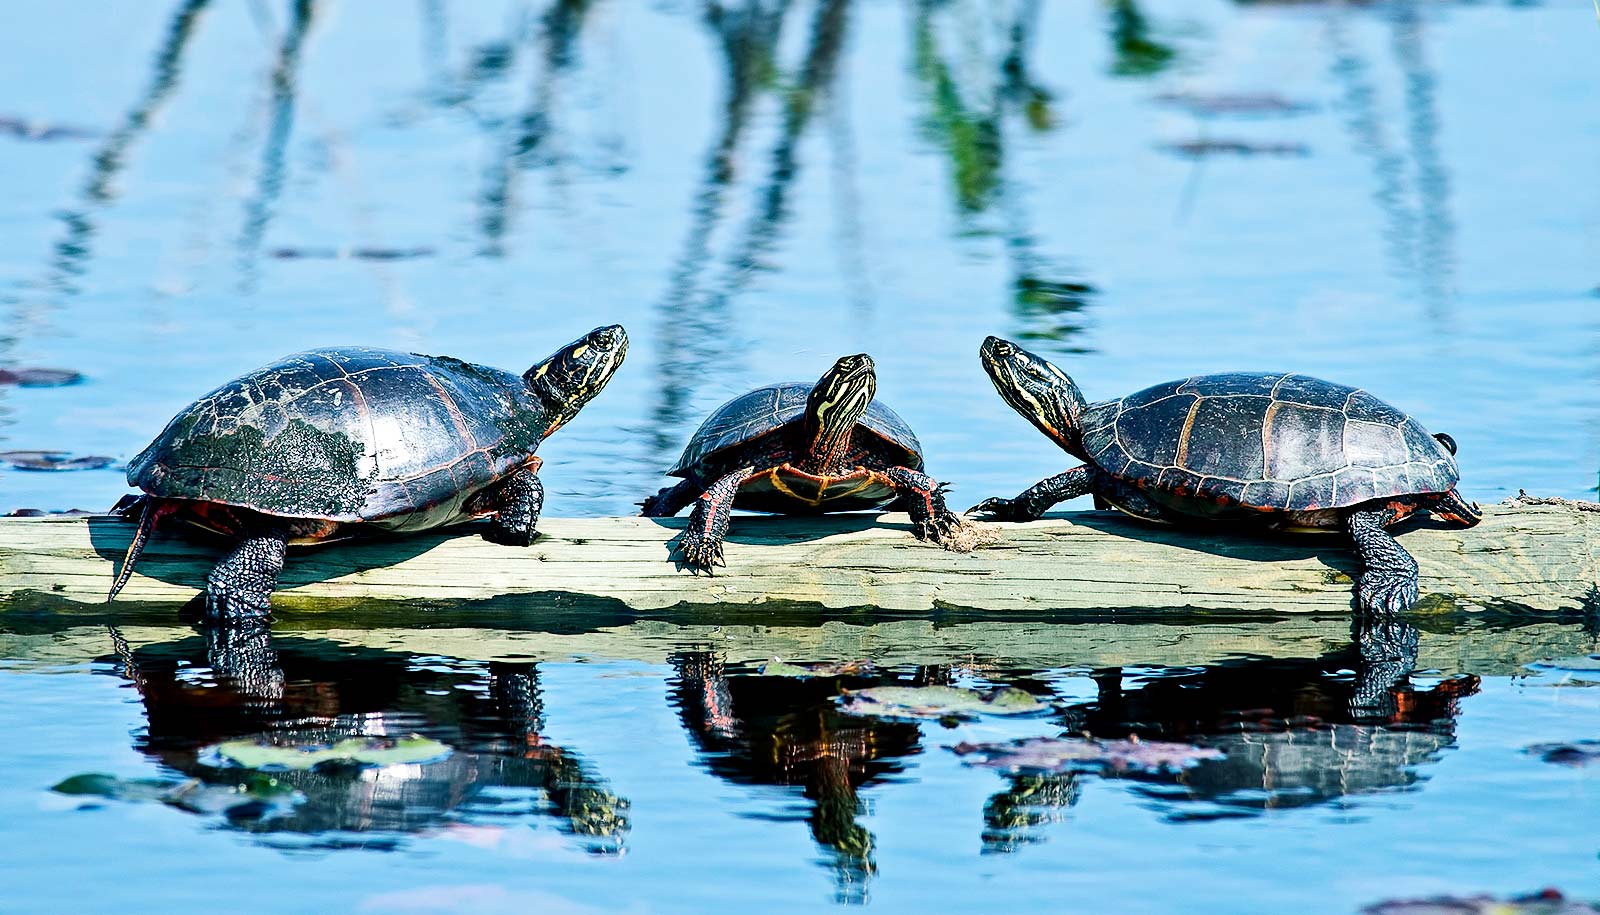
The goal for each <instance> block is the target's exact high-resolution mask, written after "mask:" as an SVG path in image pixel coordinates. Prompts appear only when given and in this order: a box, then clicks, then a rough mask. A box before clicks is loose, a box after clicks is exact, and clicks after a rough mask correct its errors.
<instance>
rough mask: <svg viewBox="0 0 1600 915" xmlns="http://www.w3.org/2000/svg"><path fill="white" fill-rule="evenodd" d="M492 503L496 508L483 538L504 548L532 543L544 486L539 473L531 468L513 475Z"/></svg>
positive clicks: (506, 480)
mask: <svg viewBox="0 0 1600 915" xmlns="http://www.w3.org/2000/svg"><path fill="white" fill-rule="evenodd" d="M495 503H496V505H497V506H498V507H497V508H496V511H495V516H494V519H493V520H492V521H490V522H489V529H488V530H486V531H484V532H483V539H485V540H487V541H489V542H490V543H499V544H504V545H505V546H527V545H529V544H531V543H533V538H534V535H535V534H536V533H537V532H536V531H535V530H534V528H535V527H536V526H537V525H538V524H539V511H540V509H542V508H544V484H543V483H541V482H539V474H538V473H537V472H535V471H534V470H533V468H531V467H524V468H522V469H521V470H518V471H516V472H514V473H512V474H511V475H510V476H508V477H506V478H505V480H504V482H502V483H501V484H500V491H499V492H498V493H497V494H496V496H495Z"/></svg>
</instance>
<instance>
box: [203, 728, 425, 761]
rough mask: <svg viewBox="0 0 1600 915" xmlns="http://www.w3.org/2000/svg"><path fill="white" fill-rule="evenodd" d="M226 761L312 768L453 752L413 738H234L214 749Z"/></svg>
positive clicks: (410, 759)
mask: <svg viewBox="0 0 1600 915" xmlns="http://www.w3.org/2000/svg"><path fill="white" fill-rule="evenodd" d="M213 750H214V751H215V753H216V754H217V755H218V756H220V757H221V758H222V759H223V760H224V761H225V762H227V763H229V764H232V765H235V766H241V767H243V768H246V769H310V768H312V767H314V766H318V765H322V764H323V763H329V762H343V763H355V764H357V765H361V766H392V765H397V764H402V763H422V762H433V761H435V760H438V759H443V758H444V757H446V756H449V755H450V748H449V747H448V746H446V745H444V744H442V743H440V742H439V741H437V740H430V739H428V738H426V737H418V736H416V735H412V736H410V737H400V738H390V737H351V738H348V739H345V740H341V741H339V742H338V743H335V744H332V745H331V746H330V745H327V744H312V745H300V746H280V745H277V744H269V743H261V742H259V741H255V740H230V741H228V742H226V743H221V744H218V745H217V746H216V747H214V748H213Z"/></svg>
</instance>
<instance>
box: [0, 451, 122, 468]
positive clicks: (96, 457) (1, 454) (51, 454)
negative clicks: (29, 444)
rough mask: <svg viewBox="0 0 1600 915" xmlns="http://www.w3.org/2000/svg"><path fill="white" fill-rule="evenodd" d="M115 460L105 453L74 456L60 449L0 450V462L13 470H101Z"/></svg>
mask: <svg viewBox="0 0 1600 915" xmlns="http://www.w3.org/2000/svg"><path fill="white" fill-rule="evenodd" d="M115 460H116V458H110V457H106V456H105V455H103V454H91V455H88V456H86V457H73V456H72V455H70V454H65V453H63V452H60V451H0V464H4V465H6V466H7V467H10V468H12V469H13V470H44V471H59V470H99V469H100V468H102V467H107V466H110V464H111V463H112V462H113V461H115Z"/></svg>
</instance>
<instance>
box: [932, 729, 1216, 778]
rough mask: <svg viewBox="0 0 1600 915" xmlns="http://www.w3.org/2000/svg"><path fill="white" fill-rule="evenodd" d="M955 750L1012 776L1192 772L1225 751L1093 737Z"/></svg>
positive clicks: (957, 747)
mask: <svg viewBox="0 0 1600 915" xmlns="http://www.w3.org/2000/svg"><path fill="white" fill-rule="evenodd" d="M950 749H952V750H954V751H955V752H956V753H957V754H958V755H961V756H974V757H976V758H974V759H969V760H967V764H968V765H972V766H988V767H990V768H993V769H1004V770H1006V771H1008V772H1018V771H1030V772H1073V771H1077V772H1103V771H1108V770H1109V771H1113V772H1127V771H1139V772H1160V771H1163V770H1171V771H1176V770H1179V769H1187V768H1189V767H1191V766H1194V765H1196V764H1198V763H1199V762H1201V761H1202V760H1207V759H1221V758H1222V756H1223V755H1224V754H1223V753H1222V751H1221V750H1216V749H1213V748H1211V747H1197V746H1194V745H1193V744H1187V743H1173V742H1168V741H1160V740H1140V739H1138V738H1137V737H1133V738H1129V739H1127V740H1096V739H1094V738H1092V737H1029V738H1025V739H1023V740H1013V741H1009V742H1006V743H958V744H956V745H955V746H953V747H951V748H950Z"/></svg>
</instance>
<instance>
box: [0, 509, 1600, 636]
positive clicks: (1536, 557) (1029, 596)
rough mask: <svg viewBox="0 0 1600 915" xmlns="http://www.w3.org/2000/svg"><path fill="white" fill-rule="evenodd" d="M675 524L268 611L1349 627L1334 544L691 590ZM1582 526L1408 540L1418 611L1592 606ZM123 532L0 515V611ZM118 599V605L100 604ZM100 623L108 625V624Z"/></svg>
mask: <svg viewBox="0 0 1600 915" xmlns="http://www.w3.org/2000/svg"><path fill="white" fill-rule="evenodd" d="M683 524H684V521H683V520H682V519H652V518H633V517H630V518H588V519H569V518H546V519H543V520H542V521H541V523H540V532H541V536H540V538H539V540H538V541H537V542H535V544H534V545H533V546H532V547H529V548H527V549H515V548H510V547H503V546H497V545H495V544H491V543H488V542H486V541H484V540H483V539H481V538H480V537H478V536H476V535H475V534H474V532H473V531H472V530H471V529H470V528H465V529H458V530H454V531H450V532H433V533H428V534H422V535H417V536H412V537H405V538H396V539H389V540H371V541H365V542H347V543H340V544H331V545H327V546H323V547H318V548H314V549H308V550H304V551H294V552H292V553H291V555H290V558H289V563H288V566H287V569H286V570H285V572H284V575H283V580H282V586H281V589H280V591H279V592H278V593H277V594H276V595H274V598H273V601H274V606H275V607H277V608H280V609H294V608H298V609H316V608H328V607H348V606H351V605H352V604H357V603H365V602H369V601H373V600H391V601H407V602H409V606H411V607H412V608H419V607H421V606H422V604H419V603H417V602H419V601H421V602H427V603H430V604H437V603H439V602H453V601H479V602H484V603H483V604H482V609H483V610H484V611H485V612H490V611H493V612H527V611H529V610H530V609H532V608H542V609H544V610H550V609H563V608H565V609H571V610H574V611H580V610H581V611H584V612H587V613H590V614H593V613H601V612H606V611H611V612H616V613H619V614H631V613H635V612H639V611H662V610H666V609H670V608H697V607H706V606H707V605H719V606H722V607H726V606H728V605H741V606H750V605H759V606H761V607H762V608H764V609H772V610H776V609H781V608H785V607H789V608H801V609H804V608H813V609H815V608H823V609H827V608H833V609H838V608H871V609H875V610H881V611H891V612H898V613H918V614H922V613H929V612H934V611H959V610H973V611H981V612H986V613H1005V614H1017V613H1021V614H1032V613H1036V614H1041V615H1046V614H1054V613H1057V612H1060V611H1073V612H1079V613H1082V612H1091V611H1098V612H1117V613H1120V612H1124V611H1128V610H1134V611H1142V610H1163V611H1165V610H1176V609H1191V610H1228V611H1244V612H1249V613H1309V612H1325V613H1348V612H1349V611H1350V610H1351V608H1352V601H1351V593H1352V576H1354V575H1355V574H1357V573H1358V567H1357V563H1356V559H1355V556H1354V553H1353V552H1352V551H1351V550H1350V548H1349V546H1348V544H1347V542H1346V541H1345V540H1344V539H1343V538H1341V537H1339V536H1336V535H1334V536H1325V537H1318V536H1308V537H1277V538H1271V537H1252V536H1241V535H1229V534H1225V533H1216V532H1200V531H1188V530H1179V529H1173V528H1167V527H1161V526H1156V525H1150V524H1145V523H1141V522H1137V521H1134V520H1131V519H1127V518H1124V517H1122V516H1120V515H1118V514H1116V513H1114V512H1073V513H1066V514H1061V515H1054V516H1050V517H1048V518H1046V519H1045V520H1042V521H1036V522H1033V523H1029V524H1000V525H995V527H996V530H997V533H998V535H999V540H998V542H996V543H993V544H991V545H988V546H985V547H983V548H981V549H979V550H977V551H975V552H972V553H953V552H946V551H944V550H940V549H938V548H936V547H933V546H930V545H928V544H925V543H921V542H918V541H916V540H914V539H913V538H912V537H911V536H910V533H909V523H908V520H907V518H906V516H905V515H903V514H888V515H881V516H871V515H834V516H827V517H822V518H812V519H802V518H758V517H740V518H738V519H736V520H735V522H734V526H733V531H732V533H731V535H730V537H729V542H728V548H727V558H728V567H727V568H726V569H719V570H718V574H717V575H715V576H704V575H701V576H696V575H690V574H689V573H687V572H685V571H682V570H680V569H678V568H676V567H675V566H674V564H673V563H670V562H668V561H667V559H668V556H669V552H670V550H669V546H668V541H669V540H670V539H671V538H673V537H674V536H676V535H677V534H678V533H679V532H680V531H681V530H682V528H683ZM1597 528H1600V513H1595V512H1588V511H1580V510H1577V509H1575V508H1573V507H1571V506H1568V505H1532V504H1517V505H1506V506H1494V507H1490V508H1489V509H1488V510H1487V511H1486V512H1485V517H1484V521H1483V523H1482V524H1480V525H1478V526H1477V527H1475V528H1472V529H1459V528H1446V527H1442V526H1427V525H1426V524H1424V525H1422V526H1417V527H1415V528H1414V529H1410V530H1409V531H1407V532H1404V533H1402V534H1401V542H1402V543H1403V544H1404V545H1405V547H1406V548H1407V549H1408V550H1410V551H1411V553H1412V554H1413V555H1414V556H1416V558H1417V562H1418V565H1419V566H1420V567H1421V585H1422V587H1421V590H1422V594H1423V595H1424V597H1423V600H1422V602H1421V603H1420V605H1419V607H1420V609H1422V610H1444V609H1464V610H1505V611H1513V612H1541V613H1562V612H1579V611H1592V610H1594V609H1596V607H1597V606H1600V584H1597V583H1600V530H1597ZM132 533H133V525H131V524H128V523H126V522H122V521H120V520H117V519H113V518H104V517H94V518H88V519H83V518H19V519H4V520H0V601H4V602H5V603H4V604H3V605H0V607H4V608H9V609H10V610H16V609H18V608H28V607H34V608H39V607H42V606H44V605H45V604H49V605H51V606H53V607H55V608H57V609H58V610H60V609H61V608H62V607H64V606H65V605H69V604H74V603H75V604H78V605H81V611H82V612H90V613H99V614H103V613H106V612H108V609H109V608H104V607H100V608H91V605H92V604H95V603H98V602H101V601H104V599H105V592H106V588H107V586H108V585H109V583H110V581H111V578H112V574H113V571H114V570H115V568H116V567H117V564H118V563H120V562H121V557H122V555H123V553H124V551H125V550H126V549H127V545H128V541H129V539H130V538H131V536H132ZM219 553H220V545H219V544H217V543H215V542H203V541H191V540H188V539H185V538H183V537H181V536H177V535H175V534H174V533H172V532H167V531H163V532H160V533H158V535H157V536H156V537H154V538H152V541H151V543H150V545H149V547H148V548H147V549H146V550H145V553H144V557H143V559H142V560H141V561H140V564H139V567H138V574H136V575H135V576H134V578H133V580H132V582H131V583H130V584H129V586H128V588H127V590H126V591H124V592H123V593H124V598H125V599H126V600H128V601H131V602H139V601H146V602H149V601H161V602H168V603H170V602H173V601H183V600H186V599H188V598H190V597H191V596H193V595H194V594H195V593H196V591H197V590H198V589H199V588H201V587H203V585H204V581H205V576H206V573H207V571H208V570H209V569H210V567H211V565H212V563H213V562H215V560H216V559H217V557H218V555H219ZM121 600H122V599H119V603H120V601H121ZM111 612H115V611H111Z"/></svg>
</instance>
